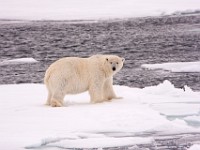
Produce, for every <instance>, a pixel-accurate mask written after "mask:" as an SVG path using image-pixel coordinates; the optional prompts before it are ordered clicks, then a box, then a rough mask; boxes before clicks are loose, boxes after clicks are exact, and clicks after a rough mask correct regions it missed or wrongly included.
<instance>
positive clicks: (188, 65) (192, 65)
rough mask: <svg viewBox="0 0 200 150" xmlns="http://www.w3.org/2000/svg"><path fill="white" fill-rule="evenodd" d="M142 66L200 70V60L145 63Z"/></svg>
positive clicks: (153, 68)
mask: <svg viewBox="0 0 200 150" xmlns="http://www.w3.org/2000/svg"><path fill="white" fill-rule="evenodd" d="M141 67H142V68H148V69H152V70H155V69H162V70H169V71H171V72H200V61H197V62H174V63H162V64H143V65H142V66H141Z"/></svg>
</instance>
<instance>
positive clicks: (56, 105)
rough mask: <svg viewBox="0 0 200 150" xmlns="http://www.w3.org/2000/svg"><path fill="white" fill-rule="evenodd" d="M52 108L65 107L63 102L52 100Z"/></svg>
mask: <svg viewBox="0 0 200 150" xmlns="http://www.w3.org/2000/svg"><path fill="white" fill-rule="evenodd" d="M51 106H52V107H62V106H63V102H62V101H60V100H55V99H54V100H52V101H51Z"/></svg>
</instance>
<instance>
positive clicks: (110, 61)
mask: <svg viewBox="0 0 200 150" xmlns="http://www.w3.org/2000/svg"><path fill="white" fill-rule="evenodd" d="M124 61H125V59H124V58H121V57H118V56H115V55H108V56H106V60H105V62H106V63H105V65H106V68H107V69H108V71H109V72H111V73H112V75H114V74H116V73H117V72H118V71H119V70H120V69H121V68H122V67H123V64H124Z"/></svg>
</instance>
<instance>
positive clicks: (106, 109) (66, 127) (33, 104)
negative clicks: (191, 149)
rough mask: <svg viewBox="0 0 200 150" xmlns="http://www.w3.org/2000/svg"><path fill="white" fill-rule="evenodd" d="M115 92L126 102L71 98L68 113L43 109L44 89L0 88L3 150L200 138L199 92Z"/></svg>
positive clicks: (167, 86) (163, 88)
mask: <svg viewBox="0 0 200 150" xmlns="http://www.w3.org/2000/svg"><path fill="white" fill-rule="evenodd" d="M114 89H115V91H116V93H119V94H118V95H119V96H122V97H123V99H118V100H112V101H111V102H104V103H99V104H90V103H89V95H88V93H87V92H85V93H82V94H78V95H69V96H66V97H65V102H66V103H65V107H61V108H52V107H49V106H45V105H44V103H45V99H46V96H47V91H46V88H45V86H44V85H43V84H18V85H1V86H0V101H1V105H0V122H1V124H0V139H1V140H0V148H1V149H15V150H21V149H24V148H27V149H31V148H47V147H52V148H55V149H56V148H57V149H59V148H92V147H93V148H102V147H112V146H124V145H134V144H141V143H152V142H153V141H154V140H153V138H152V137H144V136H141V137H139V136H138V135H143V134H145V133H148V134H149V133H158V134H161V135H169V134H179V133H188V132H190V133H195V132H200V124H198V125H196V126H195V127H193V126H190V125H189V124H188V122H187V121H191V120H192V121H193V120H194V119H196V118H192V117H191V118H190V120H188V117H190V116H199V114H200V113H199V110H200V105H199V104H200V99H199V97H200V92H193V91H192V90H191V89H190V88H189V87H187V88H186V91H185V92H184V91H183V90H182V89H177V88H175V87H174V86H173V85H172V84H171V83H170V82H169V81H165V82H163V83H162V84H159V85H157V86H152V87H146V88H144V89H139V88H129V87H126V86H114ZM165 104H166V105H165ZM180 104H181V105H180ZM187 106H188V107H187ZM184 109H186V110H185V111H184ZM168 116H174V118H173V119H168ZM179 116H184V117H179ZM184 118H185V120H187V121H185V120H184ZM126 135H131V137H130V136H126ZM11 143H12V144H11Z"/></svg>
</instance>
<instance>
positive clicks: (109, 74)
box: [44, 55, 125, 107]
mask: <svg viewBox="0 0 200 150" xmlns="http://www.w3.org/2000/svg"><path fill="white" fill-rule="evenodd" d="M124 61H125V59H124V58H120V57H118V56H116V55H93V56H91V57H88V58H79V57H65V58H61V59H59V60H57V61H56V62H54V63H52V64H51V65H50V67H49V68H48V69H47V71H46V73H45V77H44V83H45V85H46V87H47V90H48V98H47V103H46V104H47V105H51V106H52V107H61V106H63V100H64V97H65V95H67V94H78V93H82V92H85V91H89V94H90V102H91V103H99V102H103V101H108V100H111V99H117V98H118V97H117V96H116V94H115V92H114V90H113V76H114V75H115V74H116V73H117V72H118V71H119V70H120V69H121V68H122V67H123V63H124Z"/></svg>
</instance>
